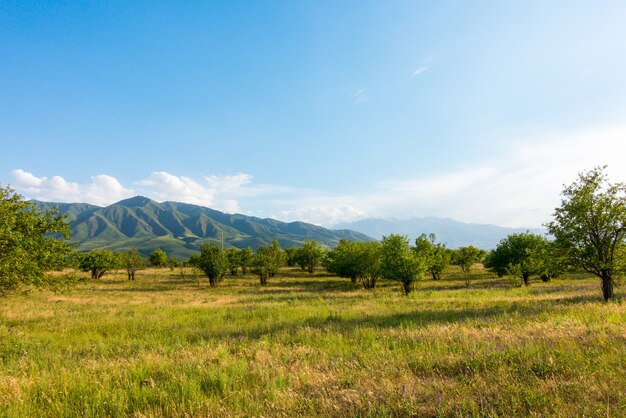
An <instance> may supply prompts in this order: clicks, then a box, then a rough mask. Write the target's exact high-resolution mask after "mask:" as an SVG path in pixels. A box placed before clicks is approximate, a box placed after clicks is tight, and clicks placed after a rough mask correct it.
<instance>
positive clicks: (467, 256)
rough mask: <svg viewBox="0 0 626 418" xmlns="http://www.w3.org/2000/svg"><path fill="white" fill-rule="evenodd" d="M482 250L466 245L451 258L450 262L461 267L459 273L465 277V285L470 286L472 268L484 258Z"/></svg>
mask: <svg viewBox="0 0 626 418" xmlns="http://www.w3.org/2000/svg"><path fill="white" fill-rule="evenodd" d="M484 254H485V252H484V250H479V249H478V248H476V247H474V246H472V245H468V246H465V247H460V248H458V249H457V250H456V251H455V252H454V255H453V257H452V262H453V263H454V264H456V265H457V266H459V267H461V271H462V272H463V274H464V275H465V284H466V285H467V286H469V285H470V284H471V276H470V271H471V269H472V266H473V265H474V264H476V263H478V262H480V261H481V259H482V257H484Z"/></svg>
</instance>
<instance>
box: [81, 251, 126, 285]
mask: <svg viewBox="0 0 626 418" xmlns="http://www.w3.org/2000/svg"><path fill="white" fill-rule="evenodd" d="M118 263H119V260H118V259H117V257H116V255H115V254H113V252H111V251H109V250H91V251H89V252H88V253H84V254H81V255H79V257H78V267H79V268H80V269H81V270H82V271H89V272H91V278H92V279H101V278H102V276H104V274H105V273H106V272H107V271H109V270H111V269H114V268H116V267H117V265H118Z"/></svg>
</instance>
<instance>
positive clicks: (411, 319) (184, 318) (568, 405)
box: [0, 270, 626, 417]
mask: <svg viewBox="0 0 626 418" xmlns="http://www.w3.org/2000/svg"><path fill="white" fill-rule="evenodd" d="M599 286H600V285H599V281H598V280H596V279H594V278H589V277H569V278H567V277H566V278H563V279H559V280H555V281H553V282H552V283H541V282H534V283H533V284H532V286H531V287H529V288H518V287H511V285H510V283H509V281H508V280H506V279H498V278H495V277H491V276H489V275H486V274H484V273H477V274H476V278H475V279H474V280H473V281H472V286H471V287H469V288H467V287H466V286H465V284H464V280H463V277H462V276H461V275H460V274H459V273H458V272H457V271H453V272H452V273H450V274H448V275H447V276H446V277H444V279H443V280H441V281H433V280H424V281H422V282H421V283H420V284H419V285H418V286H417V288H416V291H415V292H414V293H412V294H411V295H410V296H409V297H405V296H403V294H402V292H401V291H400V288H399V285H398V284H396V283H389V282H383V283H382V285H381V286H380V288H377V289H376V290H374V291H366V290H364V289H361V288H359V287H358V286H356V285H353V284H351V283H350V282H349V281H348V280H344V279H339V278H336V277H332V276H327V275H324V274H321V273H320V274H317V275H314V276H309V275H308V274H306V273H301V272H299V271H297V270H286V271H284V272H282V273H281V274H280V276H279V277H275V278H273V279H270V282H269V284H268V285H267V286H265V287H262V286H260V285H259V284H258V280H257V279H256V278H255V277H254V276H247V277H241V276H239V277H236V278H230V277H227V278H226V280H225V281H224V282H223V283H222V285H221V286H220V287H219V288H214V289H210V288H209V287H208V285H207V283H206V281H199V280H197V279H196V278H193V277H189V276H187V277H186V278H181V277H179V275H178V273H177V272H172V273H170V271H169V270H162V271H155V270H150V271H145V272H141V274H140V275H139V276H138V279H137V281H136V282H134V283H129V282H127V281H125V280H124V276H123V275H122V274H121V273H120V274H119V275H107V276H105V277H104V278H103V279H102V280H101V281H91V280H89V281H87V282H85V283H83V284H81V285H79V286H78V287H77V288H76V289H75V290H73V291H72V292H70V293H68V294H60V295H59V294H54V293H51V292H48V291H43V292H39V291H35V292H33V293H31V294H30V295H28V296H25V295H12V296H9V297H6V298H2V299H0V416H7V417H35V416H40V417H46V416H49V417H64V416H67V417H77V416H78V417H80V416H82V415H83V414H84V415H85V416H88V417H95V416H120V417H121V416H138V417H139V416H163V417H171V416H220V417H221V416H286V417H292V416H337V417H344V416H372V417H374V416H563V417H570V416H595V417H600V416H603V417H604V416H624V415H626V396H625V395H626V393H625V391H626V361H625V359H626V304H625V303H623V299H622V298H623V297H624V293H623V288H619V289H618V295H619V299H618V300H617V301H616V302H611V303H603V302H602V301H601V291H600V287H599Z"/></svg>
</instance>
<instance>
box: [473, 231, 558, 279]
mask: <svg viewBox="0 0 626 418" xmlns="http://www.w3.org/2000/svg"><path fill="white" fill-rule="evenodd" d="M549 246H550V243H549V241H548V240H547V239H546V238H545V237H542V236H541V235H536V234H531V233H530V232H525V233H520V234H510V235H509V236H508V237H506V238H504V239H502V240H501V241H500V242H499V243H498V245H497V246H496V248H495V249H494V250H493V251H491V253H489V255H488V257H487V258H486V260H485V265H486V267H488V268H489V269H490V270H491V271H493V272H494V273H496V274H497V275H498V276H499V277H502V276H504V275H506V274H510V275H518V276H519V277H520V278H521V279H522V280H523V281H524V284H525V285H526V286H528V285H530V278H531V276H541V275H542V274H544V273H546V274H547V271H546V267H547V264H546V263H547V262H548V260H547V257H548V248H549Z"/></svg>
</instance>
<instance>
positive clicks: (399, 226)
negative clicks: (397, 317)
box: [335, 217, 546, 250]
mask: <svg viewBox="0 0 626 418" xmlns="http://www.w3.org/2000/svg"><path fill="white" fill-rule="evenodd" d="M335 228H342V229H343V228H346V229H350V230H354V231H359V232H361V233H363V234H365V235H368V236H370V237H373V238H376V239H380V238H382V237H383V236H384V235H389V234H402V235H407V236H408V237H409V238H410V239H411V240H414V239H415V238H417V237H418V236H420V235H421V234H422V233H425V234H430V233H433V234H435V235H436V236H437V241H438V242H443V243H444V244H446V246H447V247H448V248H458V247H461V246H465V245H473V246H475V247H478V248H483V249H485V250H491V249H493V248H495V247H496V245H498V243H499V242H500V240H501V239H503V238H506V237H507V235H509V234H513V233H520V232H526V231H530V232H533V233H535V234H542V235H543V234H545V232H546V231H545V230H544V229H539V228H534V229H529V228H506V227H502V226H496V225H489V224H473V223H464V222H459V221H455V220H454V219H448V218H435V217H427V218H411V219H407V220H389V219H375V218H368V219H363V220H360V221H355V222H344V223H340V224H337V225H335Z"/></svg>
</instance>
